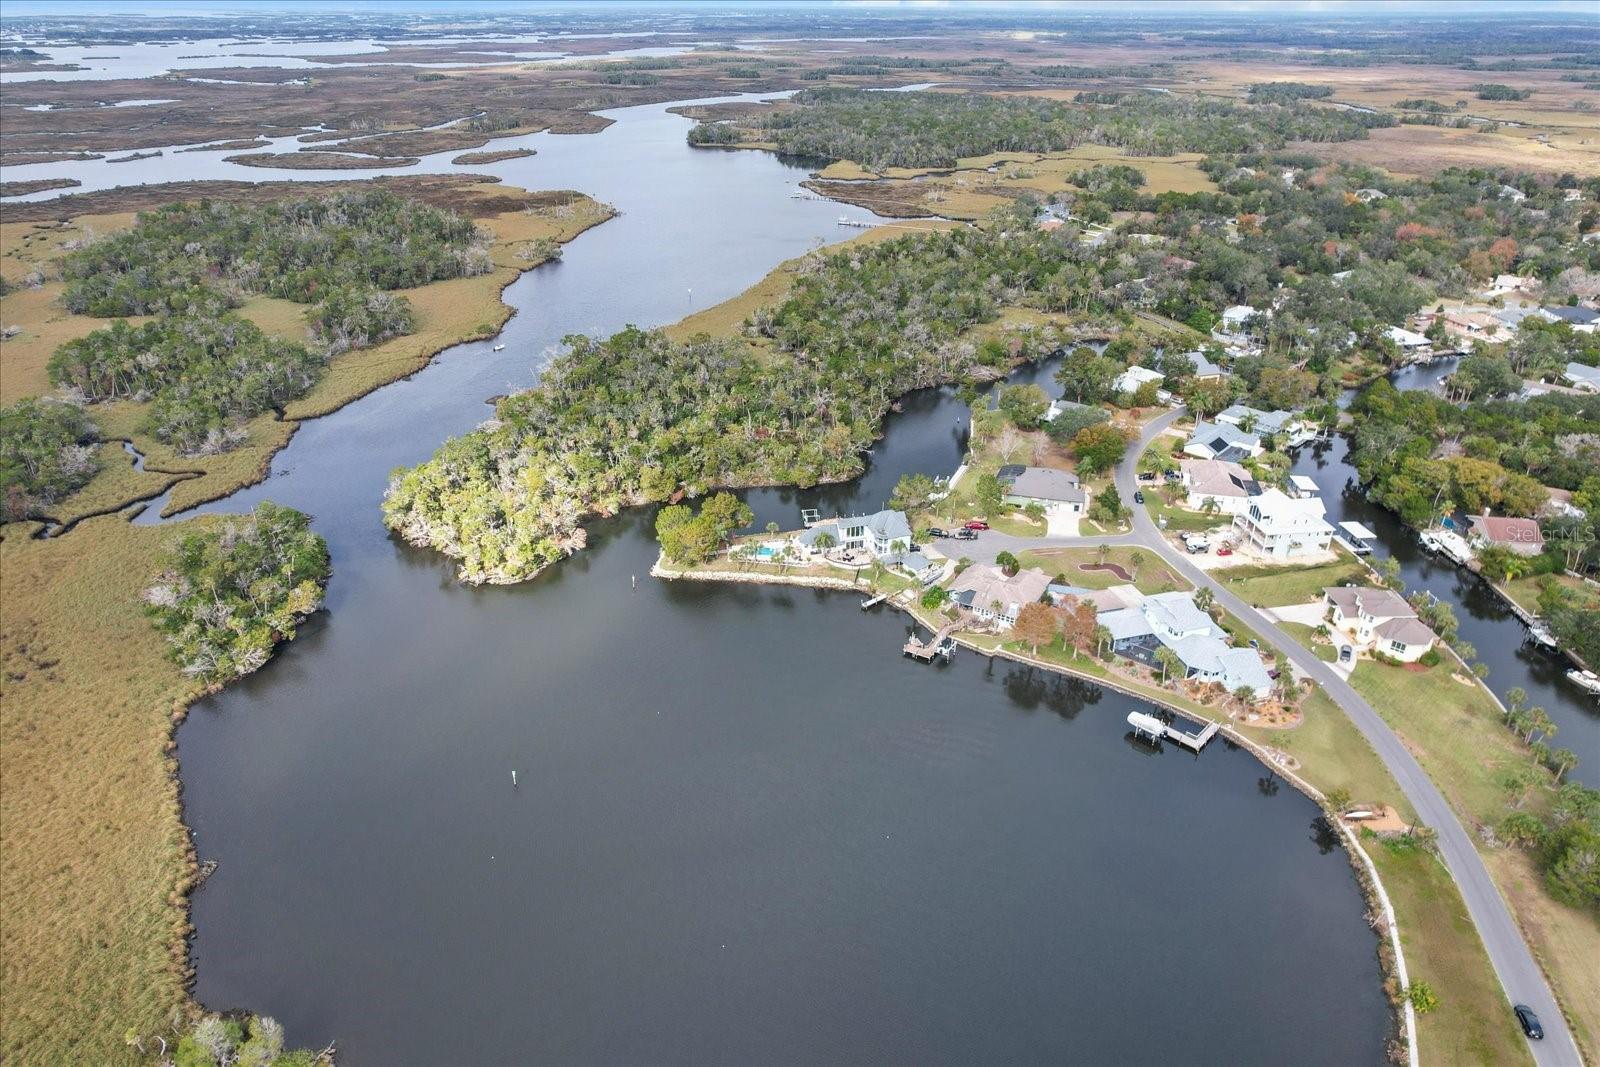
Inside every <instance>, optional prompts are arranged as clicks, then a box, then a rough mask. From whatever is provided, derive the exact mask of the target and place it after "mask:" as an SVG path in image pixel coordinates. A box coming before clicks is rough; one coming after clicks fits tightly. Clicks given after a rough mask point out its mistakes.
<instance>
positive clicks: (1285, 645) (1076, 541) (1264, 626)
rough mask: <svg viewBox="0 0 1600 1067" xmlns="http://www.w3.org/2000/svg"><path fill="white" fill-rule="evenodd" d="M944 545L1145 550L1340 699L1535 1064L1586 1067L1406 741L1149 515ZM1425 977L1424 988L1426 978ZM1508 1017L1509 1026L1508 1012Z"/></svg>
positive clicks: (1155, 430)
mask: <svg viewBox="0 0 1600 1067" xmlns="http://www.w3.org/2000/svg"><path fill="white" fill-rule="evenodd" d="M1182 414H1183V409H1182V408H1178V409H1176V410H1173V411H1171V412H1168V413H1167V414H1165V415H1163V416H1161V417H1160V418H1158V419H1156V420H1154V421H1153V422H1151V423H1150V424H1149V425H1148V426H1146V427H1145V429H1144V432H1143V434H1142V435H1141V437H1140V439H1139V443H1138V444H1137V445H1136V446H1134V447H1133V448H1130V449H1129V450H1128V454H1127V456H1126V457H1125V458H1124V459H1123V461H1122V463H1121V465H1120V466H1118V468H1117V473H1116V484H1117V491H1118V492H1119V493H1120V494H1121V495H1122V499H1123V501H1124V502H1127V503H1131V502H1132V500H1133V493H1134V490H1135V489H1136V488H1137V487H1138V486H1137V484H1136V482H1137V479H1136V477H1135V471H1136V467H1137V464H1138V461H1139V456H1140V455H1141V454H1143V452H1144V449H1145V447H1146V446H1147V445H1148V444H1149V443H1150V441H1151V440H1152V439H1154V438H1155V437H1156V436H1157V435H1159V434H1160V433H1161V432H1162V431H1163V430H1165V429H1166V428H1167V427H1168V426H1170V425H1171V424H1172V423H1173V422H1174V421H1175V420H1176V419H1178V417H1179V416H1180V415H1182ZM944 544H949V545H960V546H961V547H960V550H959V551H958V552H957V553H955V554H958V555H965V556H970V557H971V558H973V559H977V560H990V559H993V558H994V554H995V553H996V552H999V551H1001V550H1002V549H1006V550H1010V551H1012V552H1015V551H1018V550H1019V549H1025V548H1045V547H1050V546H1056V545H1061V546H1077V545H1096V544H1128V545H1139V546H1141V547H1144V548H1147V549H1149V550H1151V551H1153V552H1156V553H1159V554H1160V555H1161V557H1162V558H1163V559H1165V560H1166V561H1167V563H1168V564H1170V565H1171V566H1172V567H1173V568H1175V569H1176V570H1177V571H1178V572H1179V573H1180V574H1182V575H1184V577H1186V578H1188V579H1189V581H1191V582H1193V583H1194V584H1195V586H1196V587H1199V586H1201V585H1205V586H1208V587H1210V589H1211V590H1212V592H1213V593H1215V594H1216V598H1217V602H1218V603H1219V604H1221V605H1222V606H1223V607H1224V608H1226V609H1227V610H1228V611H1230V612H1232V613H1233V615H1234V616H1235V617H1236V618H1238V619H1239V620H1240V621H1241V622H1243V623H1244V624H1245V625H1246V626H1248V627H1250V629H1252V630H1254V631H1255V632H1256V633H1257V634H1259V635H1261V638H1262V640H1263V641H1265V642H1267V643H1268V644H1271V645H1275V646H1276V647H1278V648H1279V649H1282V650H1283V651H1284V652H1285V653H1286V654H1287V655H1288V657H1289V659H1290V661H1291V662H1292V663H1294V665H1295V666H1297V667H1298V668H1300V670H1301V671H1303V672H1304V673H1305V674H1306V675H1308V676H1310V677H1311V678H1312V679H1314V680H1315V681H1316V683H1317V684H1318V685H1320V686H1321V687H1322V689H1323V691H1325V692H1326V693H1327V694H1328V695H1329V696H1330V697H1332V698H1333V700H1334V702H1335V703H1337V704H1338V705H1339V707H1340V708H1342V709H1343V710H1344V713H1345V714H1346V715H1348V716H1349V717H1350V720H1351V721H1352V722H1354V723H1355V725H1356V728H1357V729H1358V730H1360V731H1361V733H1362V734H1363V735H1364V736H1365V737H1366V738H1367V740H1368V741H1369V742H1371V744H1372V747H1373V748H1374V749H1375V750H1376V751H1377V753H1378V756H1379V758H1381V759H1382V760H1383V762H1384V765H1385V766H1387V767H1388V768H1389V773H1390V774H1391V775H1393V776H1394V779H1395V781H1396V782H1397V783H1398V784H1399V786H1400V789H1401V791H1402V792H1403V793H1405V795H1406V799H1407V800H1409V801H1410V802H1411V806H1412V807H1413V808H1414V809H1415V810H1416V812H1417V816H1418V818H1419V819H1420V820H1421V821H1422V822H1423V823H1424V824H1426V825H1428V826H1431V827H1433V828H1434V829H1435V830H1437V831H1438V834H1439V839H1438V845H1439V853H1440V855H1441V856H1442V857H1443V859H1444V862H1445V866H1446V867H1448V868H1449V870H1450V874H1451V876H1452V877H1454V878H1455V881H1456V886H1457V887H1458V888H1459V889H1460V891H1461V896H1462V899H1463V900H1465V901H1466V904H1467V912H1468V914H1470V915H1471V916H1472V921H1473V924H1474V925H1475V926H1477V928H1478V935H1479V937H1481V938H1482V939H1483V947H1484V948H1485V950H1487V952H1488V953H1489V960H1490V962H1491V963H1492V964H1493V965H1494V969H1495V973H1496V974H1497V975H1498V976H1499V978H1500V985H1501V986H1502V987H1503V988H1504V990H1505V993H1506V996H1507V998H1508V1000H1509V1001H1510V1002H1511V1003H1517V1004H1526V1005H1528V1006H1529V1007H1531V1008H1532V1009H1533V1010H1534V1011H1535V1012H1537V1013H1538V1015H1539V1019H1540V1021H1542V1022H1543V1023H1544V1031H1545V1039H1544V1040H1543V1041H1534V1042H1530V1043H1529V1047H1530V1048H1531V1049H1532V1051H1533V1058H1534V1061H1535V1062H1536V1063H1538V1064H1539V1065H1540V1067H1580V1065H1581V1064H1582V1062H1583V1061H1582V1058H1581V1057H1580V1056H1579V1054H1578V1047H1577V1045H1576V1044H1575V1043H1574V1042H1573V1040H1572V1034H1571V1032H1570V1031H1569V1030H1568V1029H1567V1024H1566V1020H1565V1019H1564V1018H1562V1015H1561V1011H1560V1009H1559V1008H1558V1007H1557V1006H1556V1000H1555V996H1554V994H1552V993H1551V991H1550V985H1549V983H1548V982H1546V981H1545V977H1544V972H1543V971H1541V970H1540V969H1539V965H1538V964H1537V963H1536V962H1534V958H1533V953H1532V952H1530V951H1529V949H1528V945H1527V942H1526V941H1524V940H1523V938H1522V931H1521V930H1520V929H1519V928H1518V926H1517V923H1516V920H1515V919H1513V918H1512V916H1511V910H1510V908H1509V907H1507V905H1506V902H1505V900H1504V899H1503V898H1502V897H1501V896H1500V893H1499V891H1498V890H1497V889H1496V888H1495V885H1494V882H1493V880H1492V879H1491V878H1490V877H1489V871H1488V868H1486V867H1485V866H1484V865H1483V858H1482V857H1481V856H1479V855H1478V851H1477V849H1476V848H1475V847H1474V846H1473V843H1472V839H1471V837H1470V836H1468V833H1467V831H1466V829H1465V828H1464V827H1463V826H1462V825H1461V821H1460V820H1459V819H1457V818H1456V814H1455V811H1454V810H1453V809H1452V808H1451V807H1450V805H1449V803H1448V802H1447V801H1446V800H1445V799H1444V796H1443V795H1442V794H1441V793H1440V792H1439V790H1438V787H1436V786H1435V785H1434V784H1433V782H1432V781H1431V780H1430V779H1429V778H1428V776H1427V774H1426V773H1424V771H1423V770H1422V767H1421V765H1420V764H1418V763H1417V761H1416V759H1415V758H1414V757H1413V756H1412V755H1411V753H1410V752H1409V751H1407V750H1406V747H1405V745H1404V744H1403V743H1402V742H1401V741H1400V738H1399V737H1397V736H1396V735H1395V733H1394V731H1393V730H1391V729H1389V725H1388V724H1387V723H1385V722H1384V721H1383V719H1382V717H1381V716H1379V715H1378V713H1377V711H1376V710H1374V708H1373V707H1372V705H1371V704H1369V703H1367V701H1366V700H1365V698H1363V697H1362V696H1361V694H1359V693H1358V692H1356V690H1355V689H1354V688H1353V687H1352V686H1351V685H1350V683H1349V682H1347V681H1345V680H1344V679H1343V678H1341V677H1340V676H1339V675H1338V674H1336V673H1334V671H1333V669H1332V667H1331V666H1330V665H1329V664H1327V663H1324V662H1323V661H1322V660H1320V659H1318V658H1317V657H1316V656H1315V655H1313V654H1312V653H1311V652H1310V651H1309V650H1308V649H1306V648H1304V647H1303V646H1301V645H1300V643H1299V642H1297V641H1295V640H1294V639H1292V638H1291V637H1289V635H1288V634H1286V633H1284V632H1283V631H1282V630H1280V629H1279V628H1278V627H1277V625H1276V624H1275V623H1273V622H1272V620H1270V619H1268V618H1267V617H1266V616H1264V615H1262V614H1261V613H1260V612H1259V611H1257V610H1256V609H1255V608H1253V607H1251V606H1250V605H1249V604H1246V603H1245V602H1244V601H1242V600H1240V599H1239V598H1238V597H1237V596H1235V595H1234V594H1233V593H1231V592H1229V591H1228V589H1227V587H1226V586H1223V585H1221V584H1219V583H1218V582H1217V581H1216V580H1215V579H1213V578H1212V577H1211V576H1210V575H1209V574H1207V573H1206V572H1205V571H1203V570H1201V569H1200V568H1199V567H1196V566H1195V565H1194V564H1193V563H1192V562H1190V561H1189V559H1188V558H1186V556H1185V554H1184V553H1183V552H1180V551H1179V550H1178V549H1177V548H1176V546H1174V545H1173V544H1172V543H1171V542H1169V541H1168V540H1167V539H1166V538H1165V537H1164V536H1162V533H1161V531H1160V530H1159V529H1157V527H1156V524H1155V522H1154V521H1153V520H1152V519H1151V518H1150V515H1149V512H1147V511H1146V510H1145V509H1144V508H1142V507H1135V508H1134V520H1133V531H1132V532H1131V533H1128V534H1122V535H1120V536H1115V537H1077V538H1072V537H1043V538H1041V537H1033V538H1027V537H1010V536H1007V535H1005V534H999V533H995V532H994V531H986V532H984V533H983V534H980V535H979V537H978V539H977V540H975V541H965V542H945V543H944ZM941 547H943V545H941ZM1419 977H1423V978H1426V975H1422V976H1419ZM1505 1010H1506V1014H1507V1016H1508V1017H1509V1016H1510V1013H1511V1007H1510V1003H1508V1004H1507V1006H1506V1009H1505ZM1420 1053H1421V1055H1422V1056H1423V1057H1424V1058H1425V1057H1426V1056H1427V1054H1428V1050H1427V1049H1421V1050H1420Z"/></svg>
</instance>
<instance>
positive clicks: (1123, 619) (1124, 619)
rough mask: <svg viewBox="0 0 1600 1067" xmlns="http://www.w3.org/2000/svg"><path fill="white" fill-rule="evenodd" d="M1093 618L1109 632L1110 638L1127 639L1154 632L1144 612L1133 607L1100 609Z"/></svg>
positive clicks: (1145, 635)
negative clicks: (1113, 609) (1111, 609)
mask: <svg viewBox="0 0 1600 1067" xmlns="http://www.w3.org/2000/svg"><path fill="white" fill-rule="evenodd" d="M1095 620H1096V621H1097V622H1098V623H1099V624H1100V625H1101V626H1104V627H1105V628H1106V629H1107V630H1109V631H1110V632H1111V640H1113V641H1127V640H1131V639H1132V638H1135V637H1149V636H1150V635H1151V634H1153V633H1155V630H1154V629H1153V628H1152V627H1151V626H1150V620H1149V619H1147V618H1145V617H1144V612H1142V611H1138V610H1136V609H1134V608H1120V609H1118V610H1116V611H1102V612H1100V614H1099V615H1097V616H1096V617H1095Z"/></svg>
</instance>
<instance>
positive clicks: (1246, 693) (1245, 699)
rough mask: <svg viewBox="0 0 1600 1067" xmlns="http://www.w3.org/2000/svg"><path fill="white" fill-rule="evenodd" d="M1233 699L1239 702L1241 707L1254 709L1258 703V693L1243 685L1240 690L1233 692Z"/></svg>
mask: <svg viewBox="0 0 1600 1067" xmlns="http://www.w3.org/2000/svg"><path fill="white" fill-rule="evenodd" d="M1233 699H1235V700H1237V701H1238V702H1239V704H1240V706H1241V707H1246V708H1251V707H1254V706H1255V703H1256V691H1255V690H1254V689H1251V688H1250V687H1249V686H1248V685H1241V686H1240V687H1239V688H1237V689H1235V690H1234V691H1233Z"/></svg>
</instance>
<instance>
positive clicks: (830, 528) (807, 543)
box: [794, 510, 911, 559]
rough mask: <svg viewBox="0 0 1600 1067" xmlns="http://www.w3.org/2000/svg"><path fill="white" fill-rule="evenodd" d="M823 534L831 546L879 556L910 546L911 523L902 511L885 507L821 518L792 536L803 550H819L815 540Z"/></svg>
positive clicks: (906, 549)
mask: <svg viewBox="0 0 1600 1067" xmlns="http://www.w3.org/2000/svg"><path fill="white" fill-rule="evenodd" d="M824 535H826V536H827V537H828V538H830V539H831V540H832V542H833V543H832V545H831V547H832V548H839V549H844V550H846V551H856V550H865V551H867V552H870V553H872V555H873V556H874V557H875V558H877V559H883V558H885V557H887V556H892V555H894V554H896V553H900V552H906V551H908V550H909V549H910V548H911V523H910V522H909V521H908V520H907V519H906V513H905V512H903V511H894V510H885V511H877V512H873V513H872V514H871V515H852V516H849V517H847V518H839V519H824V520H823V521H821V522H814V523H812V524H811V525H810V526H807V527H806V528H805V529H804V530H802V531H800V533H798V534H796V535H795V539H794V540H795V543H796V544H798V545H799V546H800V548H801V549H802V550H803V551H805V552H807V553H810V552H816V551H819V548H818V545H817V539H818V538H819V537H822V536H824Z"/></svg>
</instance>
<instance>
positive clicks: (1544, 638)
mask: <svg viewBox="0 0 1600 1067" xmlns="http://www.w3.org/2000/svg"><path fill="white" fill-rule="evenodd" d="M1528 640H1530V641H1532V642H1533V643H1534V644H1536V645H1538V646H1539V647H1540V648H1555V647H1556V645H1557V644H1558V642H1557V641H1556V635H1555V634H1553V633H1551V632H1550V629H1549V627H1547V626H1545V624H1544V623H1542V622H1530V623H1529V624H1528Z"/></svg>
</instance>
